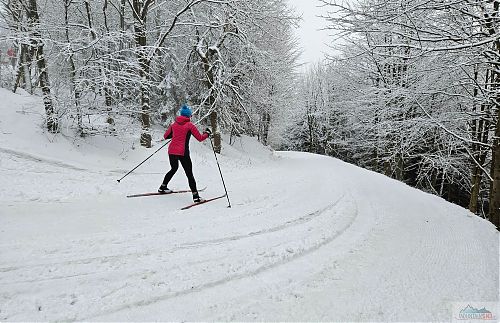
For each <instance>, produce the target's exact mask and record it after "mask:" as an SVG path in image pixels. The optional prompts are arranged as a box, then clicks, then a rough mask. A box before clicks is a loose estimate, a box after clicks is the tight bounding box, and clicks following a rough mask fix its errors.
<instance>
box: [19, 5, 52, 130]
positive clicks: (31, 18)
mask: <svg viewBox="0 0 500 323" xmlns="http://www.w3.org/2000/svg"><path fill="white" fill-rule="evenodd" d="M28 4H29V7H27V8H26V11H27V17H28V22H29V28H30V29H31V30H30V31H31V37H30V38H31V39H30V42H31V46H32V47H33V48H34V49H35V57H36V61H37V67H38V71H39V73H40V76H39V84H40V88H41V89H42V98H43V104H44V105H45V117H46V126H47V129H48V130H49V131H50V132H52V133H57V132H59V121H58V118H57V116H56V114H55V111H54V106H53V104H52V98H51V94H50V82H49V74H48V71H47V62H46V60H45V56H44V54H43V45H44V44H43V41H42V35H41V33H40V31H39V30H38V25H39V24H40V17H39V16H38V9H37V4H36V0H29V2H28Z"/></svg>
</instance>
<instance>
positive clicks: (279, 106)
mask: <svg viewBox="0 0 500 323" xmlns="http://www.w3.org/2000/svg"><path fill="white" fill-rule="evenodd" d="M317 5H319V6H321V7H322V8H323V11H324V15H323V18H324V19H325V20H326V21H327V22H328V29H329V31H330V33H331V35H332V37H331V47H332V53H331V54H329V55H326V56H325V58H324V60H322V61H319V62H315V63H314V64H312V65H310V66H309V67H308V68H307V69H306V70H305V71H303V70H302V69H301V68H300V64H299V59H298V58H299V56H300V52H301V49H300V47H299V45H298V42H297V39H296V38H295V36H294V33H293V30H294V28H296V27H297V26H299V25H300V23H301V19H300V15H298V14H297V13H296V12H295V11H294V10H293V8H292V7H291V6H290V5H289V4H288V3H287V2H286V1H285V0H170V1H166V0H163V1H162V0H102V1H90V0H59V1H54V0H0V16H1V17H0V50H1V53H0V62H1V64H0V86H1V87H4V88H8V89H10V90H12V91H14V92H16V91H20V89H23V90H24V91H27V92H28V93H31V94H34V95H38V96H40V97H41V98H42V99H43V104H44V107H45V115H44V121H43V127H44V129H45V131H47V132H48V133H53V134H57V133H64V134H65V135H71V136H74V137H75V138H77V137H78V138H82V137H87V136H94V135H101V134H106V135H110V136H120V135H123V134H132V135H134V136H136V137H137V142H138V143H139V144H140V145H141V146H143V147H147V148H150V147H153V146H154V143H155V141H154V138H152V128H153V127H154V126H155V125H164V126H166V125H168V124H169V123H170V122H171V121H172V119H173V117H174V116H175V115H176V113H177V112H178V109H179V107H180V106H181V105H182V104H183V103H188V104H189V105H191V106H192V107H193V109H194V116H195V117H194V119H195V121H196V122H197V123H199V124H202V125H204V126H209V127H211V129H212V131H213V133H214V144H215V146H214V147H215V150H216V151H217V152H220V151H221V147H222V145H223V144H231V139H230V140H229V142H227V143H226V142H224V143H223V142H222V140H221V137H222V136H221V134H227V135H229V136H228V137H229V138H234V137H237V136H240V135H249V136H254V137H257V138H258V140H259V141H260V142H261V143H262V144H264V145H269V146H271V147H272V148H273V149H276V150H298V151H307V152H311V153H317V154H323V155H328V156H332V157H336V158H339V159H341V160H344V161H346V162H349V163H352V164H355V165H358V166H360V167H363V168H366V169H369V170H373V171H375V172H379V173H382V174H384V175H387V176H389V177H391V178H394V179H396V180H398V181H402V182H404V183H406V184H408V185H410V186H413V187H416V188H418V189H421V190H423V191H425V192H429V193H432V194H435V195H438V196H440V197H442V198H444V199H446V200H448V201H450V202H453V203H456V204H458V205H461V206H463V207H465V208H468V209H469V210H470V211H471V212H473V213H475V214H477V215H478V216H481V217H483V218H486V219H488V220H490V221H491V222H492V223H493V224H494V225H496V227H497V228H500V143H499V137H500V123H499V122H500V118H499V115H498V114H499V111H500V110H499V104H500V92H499V91H500V87H499V86H500V69H499V64H500V33H499V10H500V1H491V0H454V1H451V0H436V1H427V0H411V1H410V0H358V1H354V0H352V1H342V0H318V1H317Z"/></svg>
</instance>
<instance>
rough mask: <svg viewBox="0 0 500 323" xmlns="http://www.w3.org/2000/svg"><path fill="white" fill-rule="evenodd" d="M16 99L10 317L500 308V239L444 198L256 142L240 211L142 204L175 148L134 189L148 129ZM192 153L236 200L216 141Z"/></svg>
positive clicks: (438, 314)
mask: <svg viewBox="0 0 500 323" xmlns="http://www.w3.org/2000/svg"><path fill="white" fill-rule="evenodd" d="M0 98H1V99H0V320H3V321H18V320H22V321H46V320H51V321H73V320H77V321H109V320H112V321H153V320H160V321H185V320H189V321H195V320H204V321H212V320H223V321H226V320H238V321H255V320H256V321H291V320H293V321H319V320H321V321H324V320H328V321H344V320H348V321H388V320H390V321H416V320H418V321H448V320H450V319H451V318H452V314H453V313H452V306H453V304H454V302H469V301H475V302H497V301H498V271H499V269H498V267H499V262H498V260H499V234H498V232H497V231H496V230H495V228H494V227H493V225H491V224H490V223H489V222H488V221H486V220H483V219H481V218H478V217H476V216H473V215H472V214H471V213H469V212H468V211H467V210H465V209H463V208H460V207H458V206H456V205H453V204H450V203H447V202H446V201H444V200H442V199H441V198H438V197H435V196H432V195H430V194H426V193H423V192H420V191H418V190H415V189H412V188H410V187H408V186H406V185H404V184H402V183H399V182H397V181H394V180H392V179H389V178H387V177H385V176H382V175H379V174H376V173H373V172H369V171H366V170H363V169H360V168H357V167H355V166H352V165H349V164H346V163H344V162H342V161H339V160H337V159H333V158H328V157H322V156H317V155H312V154H306V153H297V152H272V151H270V150H268V149H266V148H264V147H262V146H260V145H259V144H258V143H257V142H256V141H255V140H254V139H252V138H246V137H243V138H241V139H239V140H237V141H236V143H235V144H234V145H233V146H228V145H227V144H225V145H224V149H223V153H222V154H221V155H220V156H219V157H218V158H219V162H220V165H221V169H222V172H223V175H224V179H225V181H226V185H227V188H228V192H229V198H230V201H231V204H232V208H227V206H228V201H227V200H225V199H219V200H217V201H214V202H210V203H207V204H204V205H201V206H198V207H195V208H192V209H190V210H187V211H181V210H180V208H181V207H182V206H185V205H187V204H189V203H190V202H191V197H190V194H176V195H168V196H157V197H144V198H134V199H127V198H126V197H125V196H126V195H128V194H133V193H141V192H148V191H155V190H156V189H157V188H158V186H159V184H160V183H161V181H162V179H163V176H164V173H165V172H166V171H167V170H168V162H167V160H168V158H167V153H166V151H160V152H159V153H158V154H156V155H155V156H154V157H153V158H151V159H150V160H149V161H148V162H147V163H146V164H144V165H143V166H141V167H140V168H139V169H137V171H136V172H134V173H133V174H132V175H130V176H128V177H127V178H125V179H124V180H123V181H122V182H121V183H118V182H117V181H116V180H117V179H118V178H120V177H121V176H122V175H124V174H125V173H126V172H127V171H128V170H129V169H131V168H132V167H134V166H135V165H137V164H138V163H139V162H140V161H142V160H143V159H144V158H146V157H147V156H149V154H151V153H152V152H153V151H154V150H147V149H143V148H141V147H139V146H138V145H137V144H136V145H135V149H131V147H132V145H133V144H132V143H133V142H134V140H136V138H135V137H134V136H136V134H133V136H132V135H131V136H130V137H124V136H122V137H119V138H116V137H108V138H104V137H91V138H87V139H85V140H82V139H78V138H71V137H69V136H67V135H65V136H63V135H58V136H53V135H49V134H45V133H43V131H42V130H41V128H40V127H39V126H38V125H39V124H40V123H41V118H40V116H41V115H43V109H42V107H41V105H40V101H39V100H38V99H34V98H31V97H29V96H27V95H18V94H12V93H10V92H8V91H6V90H3V89H0ZM154 136H155V139H156V140H159V139H160V137H161V130H160V129H158V130H157V131H156V132H155V134H154ZM161 144H162V143H161V142H158V143H157V147H159V146H158V145H161ZM191 149H192V158H193V163H194V172H195V176H196V178H197V181H198V186H199V187H204V186H206V187H207V189H206V190H205V191H204V192H203V194H202V196H203V197H205V198H209V197H212V196H216V195H220V194H221V193H224V188H223V186H222V184H221V180H220V175H219V173H218V169H217V165H216V163H215V158H214V155H213V152H212V151H211V147H210V144H209V143H208V142H204V143H198V142H196V141H195V140H192V141H191ZM171 187H173V188H178V189H184V188H187V180H186V179H185V176H184V174H183V172H182V170H181V169H180V170H179V172H178V174H177V175H176V176H175V177H174V180H173V182H172V185H171ZM490 310H492V309H490ZM493 310H494V309H493Z"/></svg>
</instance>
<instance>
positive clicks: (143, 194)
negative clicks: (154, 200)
mask: <svg viewBox="0 0 500 323" xmlns="http://www.w3.org/2000/svg"><path fill="white" fill-rule="evenodd" d="M205 189H206V187H204V188H202V189H201V190H198V192H203V191H204V190H205ZM177 193H191V190H178V191H172V192H170V193H159V192H151V193H141V194H133V195H127V197H142V196H155V195H169V194H177Z"/></svg>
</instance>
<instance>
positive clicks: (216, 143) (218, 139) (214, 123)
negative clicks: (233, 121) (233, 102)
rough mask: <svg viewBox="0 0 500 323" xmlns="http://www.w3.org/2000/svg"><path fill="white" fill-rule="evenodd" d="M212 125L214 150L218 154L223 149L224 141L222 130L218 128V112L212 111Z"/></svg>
mask: <svg viewBox="0 0 500 323" xmlns="http://www.w3.org/2000/svg"><path fill="white" fill-rule="evenodd" d="M210 125H211V126H212V133H213V134H214V135H213V138H214V151H215V152H216V153H218V154H220V152H221V149H222V142H221V136H220V132H219V131H218V130H217V112H216V111H212V113H210Z"/></svg>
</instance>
